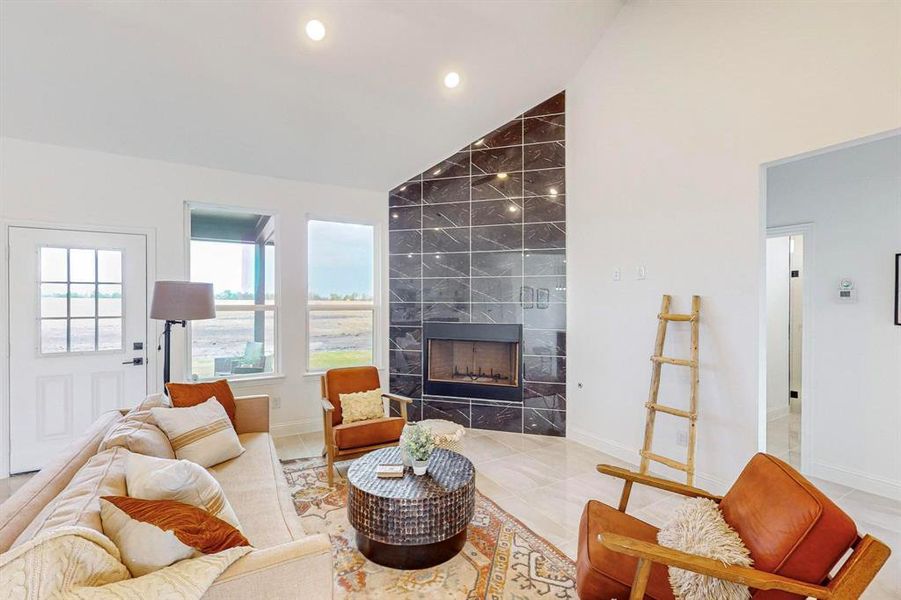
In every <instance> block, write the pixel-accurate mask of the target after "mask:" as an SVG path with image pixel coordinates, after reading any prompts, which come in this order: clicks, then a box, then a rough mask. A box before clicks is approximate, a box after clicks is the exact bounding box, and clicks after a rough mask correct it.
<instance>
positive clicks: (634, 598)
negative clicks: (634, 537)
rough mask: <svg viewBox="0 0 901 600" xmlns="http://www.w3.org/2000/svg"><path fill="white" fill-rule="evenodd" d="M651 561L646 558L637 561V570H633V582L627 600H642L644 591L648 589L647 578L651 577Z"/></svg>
mask: <svg viewBox="0 0 901 600" xmlns="http://www.w3.org/2000/svg"><path fill="white" fill-rule="evenodd" d="M651 564H652V563H651V561H649V560H648V559H646V558H639V559H638V568H637V569H635V580H634V581H633V582H632V593H631V594H629V600H644V591H645V590H646V589H647V587H648V578H649V577H650V576H651Z"/></svg>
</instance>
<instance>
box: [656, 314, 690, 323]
mask: <svg viewBox="0 0 901 600" xmlns="http://www.w3.org/2000/svg"><path fill="white" fill-rule="evenodd" d="M657 318H658V319H662V320H663V321H694V320H695V316H694V315H680V314H676V313H660V314H658V315H657Z"/></svg>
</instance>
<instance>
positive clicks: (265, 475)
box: [209, 433, 304, 548]
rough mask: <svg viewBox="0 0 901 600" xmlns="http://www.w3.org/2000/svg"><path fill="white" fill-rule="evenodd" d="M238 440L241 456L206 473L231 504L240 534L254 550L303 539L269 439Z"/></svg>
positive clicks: (244, 437) (245, 435)
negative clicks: (238, 523) (239, 525)
mask: <svg viewBox="0 0 901 600" xmlns="http://www.w3.org/2000/svg"><path fill="white" fill-rule="evenodd" d="M238 437H239V438H240V440H241V445H242V446H244V448H245V452H244V454H242V455H241V456H239V457H238V458H235V459H232V460H229V461H226V462H224V463H221V464H218V465H216V466H214V467H211V468H210V469H209V471H210V473H211V474H212V475H213V477H215V478H216V480H217V481H218V482H219V484H220V485H221V486H222V491H223V492H225V496H226V497H227V498H228V500H229V502H231V505H232V508H233V509H234V511H235V514H236V515H237V516H238V521H240V522H241V530H242V531H243V533H244V535H246V536H247V539H248V540H250V543H251V544H253V545H254V547H256V548H270V547H272V546H276V545H278V544H283V543H285V542H290V541H293V540H297V539H300V538H302V537H304V532H303V527H302V526H301V524H300V517H298V516H297V512H296V511H295V509H294V502H293V500H292V499H291V496H290V494H289V492H288V484H287V482H286V481H285V474H284V472H283V470H282V466H281V463H280V462H279V460H278V456H277V455H276V453H275V446H274V445H273V444H272V438H271V437H270V436H269V434H268V433H242V434H241V435H240V436H238Z"/></svg>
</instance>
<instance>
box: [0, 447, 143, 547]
mask: <svg viewBox="0 0 901 600" xmlns="http://www.w3.org/2000/svg"><path fill="white" fill-rule="evenodd" d="M127 454H128V451H127V450H126V449H125V448H120V447H116V448H111V449H109V450H106V451H104V452H100V453H99V454H95V455H94V456H92V457H91V458H90V460H88V462H86V463H85V464H84V465H83V466H82V467H81V469H79V470H78V472H77V473H76V474H75V476H74V477H72V480H71V481H70V482H69V484H68V485H67V486H66V487H65V489H64V490H63V491H62V492H60V493H59V495H58V496H57V497H56V498H54V499H53V500H51V501H50V502H49V503H48V504H47V506H45V507H44V510H42V511H41V512H40V513H39V514H38V516H37V517H35V519H34V521H32V522H31V524H30V525H29V526H28V527H27V528H26V529H25V531H23V532H22V533H21V535H19V537H18V538H16V541H15V542H14V543H13V547H15V546H18V545H19V544H22V543H24V542H26V541H28V540H30V539H31V538H33V537H34V536H36V535H37V534H39V533H41V532H43V531H48V530H50V529H55V528H57V527H64V526H74V525H77V526H81V527H88V528H90V529H93V530H94V531H97V532H98V533H103V526H102V525H101V523H100V496H124V495H125V494H126V487H125V458H126V456H127Z"/></svg>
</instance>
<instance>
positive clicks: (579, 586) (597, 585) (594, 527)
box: [576, 500, 673, 600]
mask: <svg viewBox="0 0 901 600" xmlns="http://www.w3.org/2000/svg"><path fill="white" fill-rule="evenodd" d="M604 532H609V533H617V534H619V535H626V536H629V537H633V538H636V539H639V540H642V541H645V542H649V543H651V544H656V543H657V528H656V527H654V526H652V525H648V524H647V523H645V522H644V521H640V520H638V519H636V518H635V517H632V516H630V515H627V514H626V513H622V512H619V511H618V510H616V509H614V508H611V507H609V506H607V505H606V504H604V503H602V502H598V501H596V500H589V501H588V504H586V505H585V510H584V511H582V520H581V522H580V523H579V546H578V558H577V559H576V590H577V591H578V593H579V597H580V598H591V599H592V600H613V599H614V598H619V599H625V598H628V597H629V592H630V590H631V589H632V581H633V579H634V578H635V570H636V569H637V568H638V559H637V558H633V557H631V556H626V555H625V554H620V553H618V552H614V551H612V550H608V549H607V548H606V547H605V546H604V545H602V544H601V543H600V542H599V541H598V534H599V533H604ZM645 598H646V599H647V598H650V599H652V600H673V591H672V588H670V584H669V579H668V574H667V570H666V566H664V565H660V564H654V565H653V566H652V567H651V576H650V578H649V580H648V587H647V590H646V591H645Z"/></svg>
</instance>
